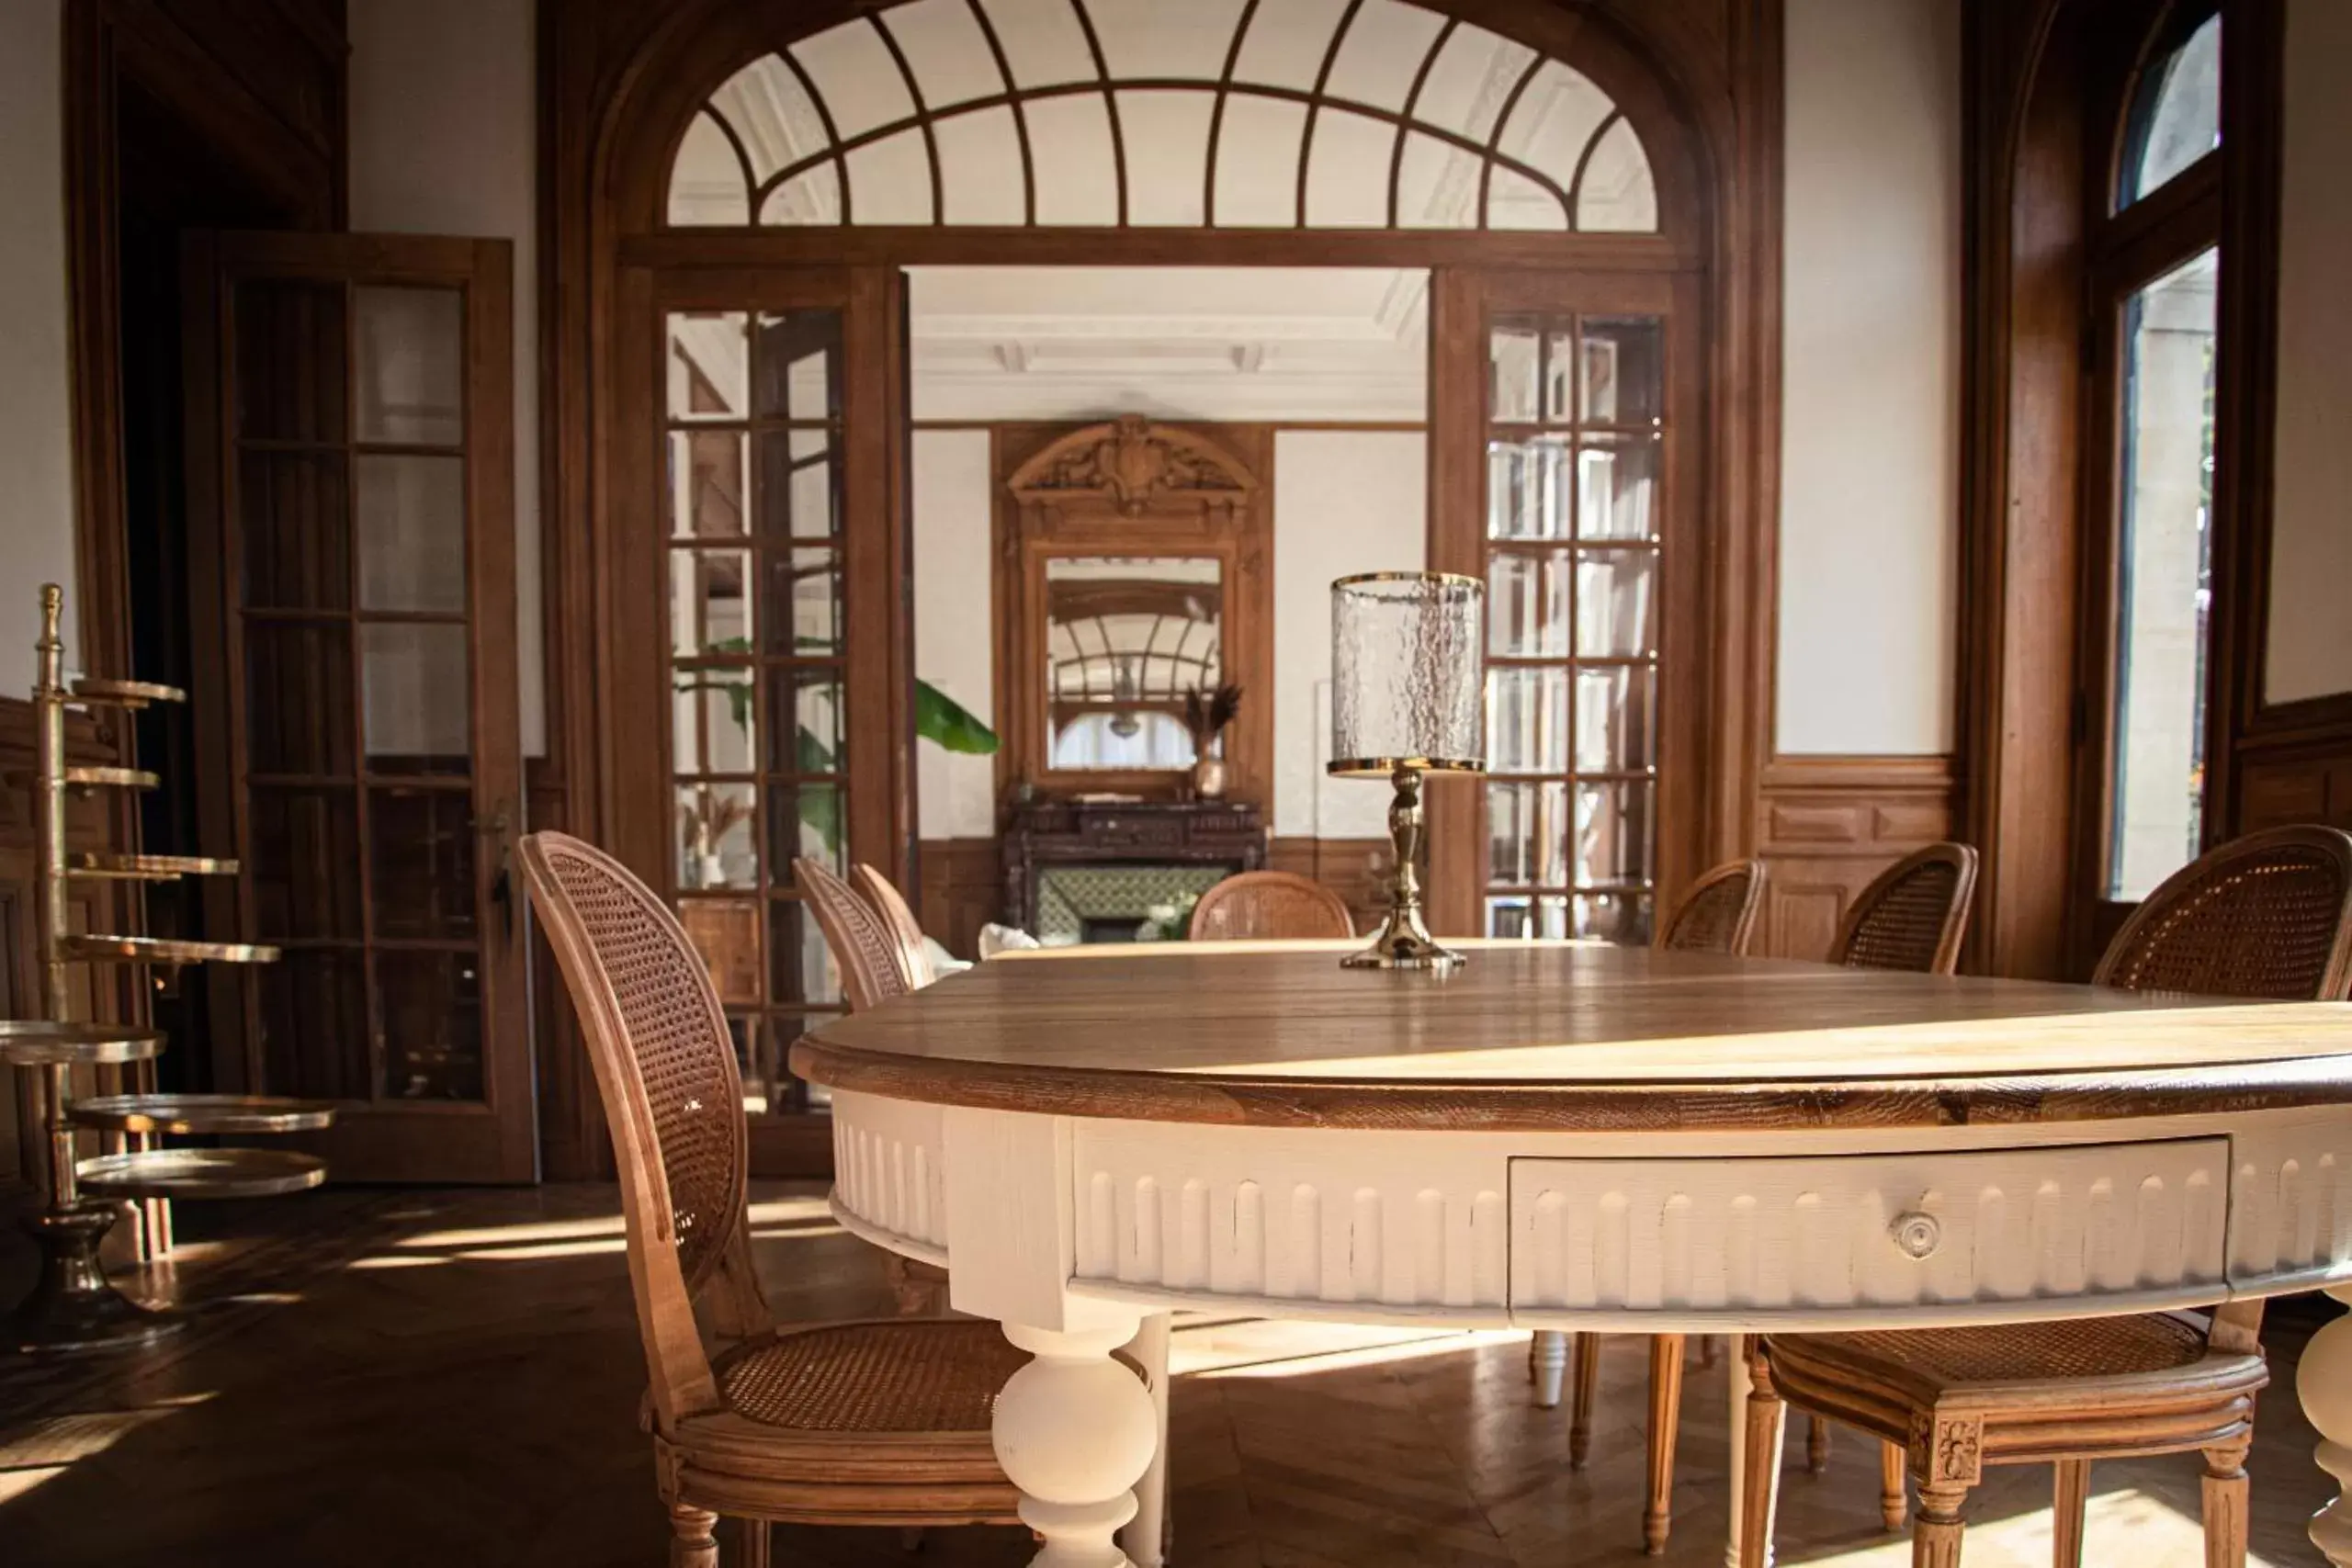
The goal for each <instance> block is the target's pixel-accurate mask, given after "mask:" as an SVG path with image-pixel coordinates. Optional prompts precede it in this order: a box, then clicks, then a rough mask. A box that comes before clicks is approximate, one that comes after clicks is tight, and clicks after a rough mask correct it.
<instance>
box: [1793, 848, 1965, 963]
mask: <svg viewBox="0 0 2352 1568" xmlns="http://www.w3.org/2000/svg"><path fill="white" fill-rule="evenodd" d="M1975 898H1976V852H1975V851H1974V850H1972V849H1970V848H1969V847H1968V846H1967V845H1966V844H1954V843H1941V844H1929V845H1928V847H1927V848H1926V849H1924V850H1920V851H1917V852H1914V853H1912V854H1908V855H1905V856H1904V857H1903V859H1901V860H1899V861H1897V862H1895V863H1894V864H1893V865H1891V866H1889V867H1888V868H1887V869H1886V870H1885V871H1884V872H1883V873H1882V874H1880V876H1879V877H1878V879H1877V880H1876V881H1874V882H1872V883H1871V885H1870V886H1868V887H1865V888H1863V889H1862V891H1861V895H1860V897H1857V898H1856V899H1855V900H1854V907H1853V908H1852V909H1850V910H1849V911H1848V912H1847V915H1846V919H1845V923H1844V924H1843V925H1842V926H1840V927H1839V928H1838V940H1837V941H1836V942H1833V943H1831V944H1830V948H1829V962H1830V963H1832V964H1844V965H1845V966H1846V967H1847V968H1849V969H1900V970H1904V971H1905V972H1907V973H1910V974H1916V975H1949V974H1951V973H1952V972H1953V971H1954V970H1955V969H1957V968H1958V967H1959V966H1960V941H1961V938H1962V937H1964V936H1966V935H1967V934H1968V911H1969V908H1970V906H1971V905H1972V904H1973V903H1974V901H1975Z"/></svg>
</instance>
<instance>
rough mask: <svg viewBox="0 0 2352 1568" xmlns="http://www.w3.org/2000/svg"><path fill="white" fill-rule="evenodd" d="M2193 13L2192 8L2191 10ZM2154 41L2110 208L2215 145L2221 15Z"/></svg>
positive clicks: (2126, 125)
mask: <svg viewBox="0 0 2352 1568" xmlns="http://www.w3.org/2000/svg"><path fill="white" fill-rule="evenodd" d="M2191 16H2192V17H2193V16H2194V13H2193V12H2192V13H2191ZM2183 25H2184V26H2185V27H2186V36H2180V33H2179V31H2178V30H2177V29H2176V31H2175V32H2174V33H2172V34H2168V35H2167V36H2165V37H2163V38H2159V39H2157V42H2156V47H2155V50H2154V52H2153V54H2152V57H2151V58H2150V60H2149V61H2148V63H2147V64H2146V65H2145V66H2143V68H2142V69H2141V72H2140V75H2139V79H2138V80H2137V81H2136V82H2134V83H2133V84H2132V87H2131V107H2130V108H2129V109H2128V110H2126V111H2125V114H2124V118H2123V145H2122V152H2121V156H2120V158H2118V159H2117V162H2116V172H2115V173H2116V180H2115V186H2116V189H2115V205H2116V206H2117V207H2118V208H2125V207H2129V206H2131V204H2132V203H2133V202H2135V201H2138V200H2140V199H2141V198H2142V197H2145V196H2147V195H2148V194H2149V193H2150V192H2152V191H2154V190H2155V189H2157V188H2158V187H2160V186H2164V185H2166V184H2168V183H2170V182H2171V181H2172V180H2173V179H2175V178H2176V177H2177V176H2178V175H2181V174H2182V173H2184V172H2186V171H2187V170H2188V168H2189V167H2190V166H2191V165H2193V164H2196V163H2197V161H2198V160H2199V159H2200V158H2202V157H2204V156H2205V155H2206V154H2207V153H2209V152H2212V151H2213V150H2214V149H2215V148H2217V147H2219V146H2220V145H2221V144H2222V18H2221V16H2220V14H2219V13H2218V12H2217V13H2214V14H2211V15H2208V16H2206V17H2204V18H2203V19H2202V20H2201V21H2196V22H2195V23H2194V25H2188V23H2187V21H2186V19H2185V20H2184V24H2183Z"/></svg>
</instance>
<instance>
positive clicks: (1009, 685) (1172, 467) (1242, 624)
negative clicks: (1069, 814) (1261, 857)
mask: <svg viewBox="0 0 2352 1568" xmlns="http://www.w3.org/2000/svg"><path fill="white" fill-rule="evenodd" d="M1272 466H1273V433H1272V431H1271V430H1270V429H1268V428H1267V427H1266V426H1264V425H1257V424H1213V425H1212V424H1163V423H1158V422H1156V421H1153V420H1150V419H1148V418H1146V417H1144V416H1143V415H1141V414H1127V415H1124V416H1122V417H1121V418H1118V419H1115V420H1111V421H1107V422H1104V423H1097V424H1086V425H1080V426H1077V427H1075V428H1073V427H1072V426H1069V425H1067V424H1000V425H997V426H995V427H993V430H992V432H991V435H990V467H991V472H992V473H993V474H994V476H995V483H994V485H993V487H992V490H993V502H994V504H993V508H992V511H993V519H994V521H993V531H994V539H993V542H994V545H995V581H994V583H993V587H994V591H995V596H994V604H995V607H996V610H995V632H996V636H995V644H996V667H995V680H996V686H995V689H996V691H997V693H998V694H999V695H998V715H997V716H998V720H999V722H1000V725H1001V728H1002V732H1003V733H1002V739H1003V745H1002V746H1001V748H1000V749H999V750H998V751H997V791H998V795H999V797H1000V798H1003V797H1005V796H1007V795H1009V794H1010V793H1011V792H1012V790H1013V789H1014V787H1015V786H1017V785H1019V784H1030V785H1033V786H1034V787H1035V788H1036V789H1037V790H1038V791H1040V792H1041V793H1044V794H1047V795H1080V794H1087V793H1092V792H1097V791H1100V792H1106V793H1109V792H1115V793H1118V794H1125V795H1143V796H1145V797H1146V798H1148V799H1170V798H1174V797H1176V796H1178V795H1181V794H1182V792H1183V791H1184V789H1185V788H1186V787H1187V784H1188V779H1189V775H1188V774H1186V773H1182V772H1176V771H1170V770H1160V769H1088V770H1082V771H1081V770H1076V769H1058V770H1049V769H1048V768H1047V766H1046V761H1047V758H1048V755H1049V752H1050V750H1051V746H1052V739H1053V728H1052V718H1051V716H1050V715H1049V714H1048V713H1047V712H1046V660H1047V658H1048V653H1047V630H1048V628H1047V625H1046V562H1047V561H1048V560H1050V559H1054V558H1068V557H1089V556H1094V557H1101V556H1139V557H1187V558H1209V559H1215V560H1216V562H1217V563H1218V566H1219V572H1220V578H1221V582H1222V590H1223V609H1222V617H1223V625H1222V626H1221V628H1220V640H1221V643H1222V663H1223V671H1222V674H1221V676H1220V679H1222V680H1225V681H1231V682H1236V683H1238V685H1239V686H1240V687H1241V691H1242V701H1241V711H1240V714H1239V716H1238V717H1237V718H1236V719H1235V720H1234V723H1233V725H1232V728H1229V729H1227V731H1226V733H1225V760H1226V768H1227V788H1226V794H1227V797H1228V798H1231V799H1234V800H1240V801H1247V802H1250V803H1251V804H1253V805H1257V806H1261V807H1263V806H1266V805H1267V804H1268V803H1269V798H1270V795H1271V793H1272V775H1273V750H1274V747H1273V737H1274V727H1273V574H1272V570H1271V564H1270V563H1271V561H1272V522H1273V519H1272V494H1273V491H1272Z"/></svg>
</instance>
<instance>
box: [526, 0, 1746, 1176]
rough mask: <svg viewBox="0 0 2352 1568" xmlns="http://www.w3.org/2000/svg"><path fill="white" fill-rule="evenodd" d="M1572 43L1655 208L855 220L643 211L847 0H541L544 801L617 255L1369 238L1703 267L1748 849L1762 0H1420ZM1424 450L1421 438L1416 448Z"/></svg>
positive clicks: (1453, 257)
mask: <svg viewBox="0 0 2352 1568" xmlns="http://www.w3.org/2000/svg"><path fill="white" fill-rule="evenodd" d="M1430 3H1431V4H1432V8H1434V9H1437V10H1440V11H1442V12H1444V13H1446V14H1449V15H1453V16H1456V17H1462V18H1464V19H1465V20H1469V21H1474V22H1476V23H1477V24H1479V25H1481V26H1485V27H1487V28H1492V29H1493V30H1495V31H1498V32H1499V33H1501V34H1503V35H1504V36H1507V37H1510V38H1512V39H1517V40H1518V41H1520V42H1522V43H1526V44H1528V45H1530V46H1532V47H1535V48H1539V49H1542V50H1544V51H1545V52H1547V53H1550V54H1553V55H1555V56H1556V57H1559V58H1563V59H1566V60H1569V61H1571V62H1574V63H1575V64H1576V65H1577V68H1578V69H1580V70H1586V71H1588V72H1589V73H1590V74H1591V75H1592V76H1593V77H1594V79H1595V80H1596V81H1597V82H1599V83H1600V85H1601V86H1602V88H1603V90H1604V91H1606V92H1608V93H1609V94H1610V95H1611V97H1612V98H1614V99H1615V100H1616V101H1617V102H1618V103H1619V104H1620V106H1621V107H1623V108H1624V109H1625V110H1626V112H1627V113H1628V115H1629V116H1632V117H1633V118H1634V119H1635V123H1636V125H1637V127H1638V129H1639V130H1641V132H1642V135H1643V138H1644V141H1645V144H1647V146H1648V147H1649V151H1650V154H1651V157H1652V160H1653V164H1654V165H1655V166H1656V167H1657V172H1658V179H1659V188H1660V194H1661V217H1662V221H1663V225H1664V229H1665V234H1664V235H1663V236H1657V237H1649V236H1626V235H1620V236H1591V235H1576V234H1563V235H1535V234H1512V233H1456V232H1441V231H1362V232H1343V231H1329V230H1319V231H1318V230H1298V231H1248V230H1206V231H1204V230H1181V231H1169V230H1152V229H1141V228H1137V229H1117V230H1111V229H1106V230H1072V229H1039V230H1019V229H1013V230H1008V229H993V230H991V229H874V228H854V229H838V230H826V231H789V230H767V231H727V230H696V231H675V232H671V231H664V228H663V224H662V194H663V192H664V191H665V189H666V180H667V174H668V168H669V163H670V157H671V153H672V152H673V149H674V147H675V146H676V143H677V140H678V137H679V136H680V135H681V134H682V133H683V130H684V125H685V121H686V118H687V117H688V116H689V115H691V114H692V112H693V111H694V109H695V107H697V106H698V105H699V104H700V103H701V101H702V100H703V98H704V97H705V96H707V93H708V91H709V90H710V88H711V87H713V86H715V85H717V84H718V82H720V81H723V80H724V79H725V78H726V77H727V76H728V75H729V74H730V73H732V72H733V71H734V70H735V69H737V68H738V67H740V66H741V63H742V62H744V61H745V60H747V59H750V58H752V57H754V56H756V55H757V54H759V53H761V52H763V51H764V50H766V49H769V48H773V47H775V45H776V44H777V43H778V42H780V41H781V40H784V39H791V38H794V37H797V36H801V35H805V34H808V33H812V32H815V31H818V30H820V29H821V28H825V27H828V26H831V25H832V24H833V23H835V22H837V21H840V20H842V19H843V18H845V17H849V16H852V15H854V14H856V13H857V11H858V9H859V7H857V6H854V5H852V4H851V3H850V0H815V3H809V0H658V3H657V0H561V3H548V0H543V3H542V6H541V10H540V28H539V34H538V36H539V39H540V62H541V85H542V107H543V116H542V130H543V134H542V138H541V144H542V146H543V148H544V149H545V150H546V151H545V152H544V154H543V156H544V157H545V158H546V160H547V163H546V169H547V181H546V184H545V186H544V187H543V189H544V191H545V198H544V200H543V201H542V204H541V223H542V235H543V243H542V245H541V251H540V254H541V256H542V258H543V265H544V266H545V268H546V269H547V274H548V287H546V288H543V289H542V290H541V296H540V297H541V301H542V309H543V311H544V320H543V332H542V338H541V341H542V343H543V344H545V348H544V351H543V352H544V353H545V355H546V356H547V363H546V370H545V378H546V395H545V397H543V399H542V400H541V410H542V419H543V422H544V429H545V435H546V438H545V441H544V443H543V449H544V451H545V453H546V454H547V456H546V459H545V461H546V464H547V471H548V485H549V487H550V488H549V493H548V504H547V506H546V509H545V515H546V517H547V519H548V527H547V538H546V542H545V556H544V559H545V570H546V593H547V609H546V615H545V625H546V637H547V650H548V659H547V668H548V685H549V690H548V715H549V761H550V767H549V769H548V781H547V782H548V793H547V795H546V796H545V797H544V798H545V801H546V804H547V807H548V811H549V813H550V814H551V815H553V816H555V817H556V818H558V819H560V821H561V823H562V824H563V825H564V826H565V827H567V828H568V829H570V830H571V831H574V832H578V833H581V834H582V835H583V836H586V837H589V838H591V839H597V838H600V837H604V836H605V835H607V834H608V833H609V830H610V827H611V814H612V804H611V796H612V792H613V791H614V790H615V789H616V787H623V786H621V785H620V784H619V781H618V780H617V778H616V746H615V744H614V741H613V738H612V736H611V733H610V730H611V726H612V722H613V720H612V717H611V716H608V715H605V714H603V713H600V712H599V702H600V697H599V694H600V692H601V691H603V690H605V688H604V686H603V685H602V683H601V682H602V681H603V678H604V672H605V671H607V670H609V668H610V660H611V658H612V656H613V649H612V643H611V637H610V627H609V626H608V625H607V624H606V623H605V621H604V620H603V619H602V618H601V611H602V609H603V607H604V606H605V605H606V604H609V603H610V601H611V598H612V595H613V592H614V587H613V583H612V581H611V579H610V575H609V571H610V565H609V563H610V559H611V549H610V544H609V539H610V536H611V534H612V532H613V530H614V529H615V528H616V526H617V525H618V516H617V513H616V492H615V482H616V473H615V469H614V466H613V463H612V461H611V454H612V451H613V443H614V441H615V439H616V429H615V426H614V423H613V389H614V388H615V386H616V355H617V354H618V353H619V352H620V347H621V345H620V344H618V343H617V342H616V330H615V321H616V312H617V311H618V310H619V308H620V306H621V303H622V300H621V290H622V286H623V276H624V273H625V272H626V271H627V270H628V269H631V268H639V267H645V268H653V269H657V270H659V269H666V268H668V267H671V266H694V265H726V266H742V267H753V268H761V267H786V266H800V265H845V266H854V265H877V266H888V267H898V266H901V265H921V264H937V265H956V264H1000V265H1002V264H1013V263H1030V264H1037V265H1170V264H1182V263H1191V264H1193V265H1369V266H1382V265H1385V266H1408V267H1437V266H1456V265H1458V266H1475V267H1479V268H1505V269H1508V268H1512V267H1526V268H1534V269H1540V270H1552V269H1557V268H1563V267H1568V268H1577V269H1591V270H1600V271H1608V270H1620V269H1631V270H1635V271H1657V270H1661V269H1664V270H1669V271H1672V270H1690V271H1694V272H1695V273H1696V274H1697V276H1699V277H1700V278H1701V279H1702V282H1701V283H1700V284H1699V286H1698V287H1699V288H1700V291H1701V295H1702V309H1703V311H1704V318H1703V327H1702V333H1703V337H1704V341H1705V344H1706V349H1707V354H1708V361H1707V366H1706V375H1707V380H1708V386H1709V391H1710V396H1709V400H1708V404H1707V408H1706V412H1705V415H1704V418H1705V426H1704V429H1703V431H1702V433H1701V439H1702V443H1703V446H1704V451H1705V476H1704V481H1703V482H1704V485H1705V493H1706V501H1705V507H1706V511H1707V513H1708V514H1709V515H1710V516H1714V517H1719V518H1721V519H1722V520H1723V524H1724V533H1723V536H1722V537H1721V539H1720V540H1719V544H1720V551H1721V553H1720V556H1719V558H1718V559H1717V561H1716V562H1715V563H1714V564H1715V566H1716V568H1717V569H1718V571H1719V574H1720V576H1719V581H1720V582H1721V584H1722V595H1721V603H1722V604H1723V606H1724V609H1723V614H1724V616H1725V620H1724V624H1723V625H1722V626H1719V627H1717V628H1716V636H1717V638H1718V642H1717V647H1718V648H1719V649H1720V653H1719V659H1720V661H1721V662H1722V663H1723V665H1724V667H1725V668H1727V669H1733V670H1736V671H1738V678H1737V680H1736V682H1734V683H1732V684H1730V685H1728V686H1726V687H1725V688H1724V690H1723V691H1722V692H1721V693H1720V694H1718V695H1719V699H1720V700H1719V705H1718V711H1717V712H1716V714H1715V715H1714V718H1713V732H1714V733H1715V735H1716V736H1717V737H1718V738H1719V739H1718V742H1717V744H1716V746H1715V748H1714V754H1713V756H1711V758H1710V761H1709V770H1708V774H1707V777H1706V778H1705V780H1704V781H1703V784H1702V787H1703V790H1704V799H1703V803H1702V812H1703V824H1702V828H1701V829H1700V834H1701V837H1702V839H1703V841H1704V843H1705V845H1706V852H1707V854H1708V855H1709V856H1711V857H1713V856H1727V855H1729V854H1733V853H1743V852H1747V850H1748V849H1750V848H1751V847H1752V845H1753V842H1754V840H1755V835H1756V832H1757V819H1758V781H1759V779H1760V775H1761V771H1762V767H1763V763H1764V761H1765V759H1766V757H1767V755H1768V753H1769V746H1770V740H1769V738H1770V734H1771V728H1772V681H1771V670H1772V662H1773V660H1772V648H1773V636H1774V627H1773V608H1772V606H1773V600H1774V590H1773V576H1774V562H1775V560H1776V558H1777V542H1776V541H1777V521H1778V512H1779V491H1780V485H1779V463H1780V390H1779V389H1780V377H1779V363H1780V346H1779V345H1780V315H1781V290H1780V265H1781V260H1780V230H1781V163H1782V159H1783V157H1784V152H1785V146H1784V141H1783V139H1782V136H1781V100H1782V96H1783V93H1784V91H1785V78H1784V73H1783V71H1782V66H1781V60H1782V47H1783V34H1784V29H1783V25H1782V16H1781V0H1731V3H1730V4H1728V5H1701V4H1680V3H1675V4H1668V3H1666V0H1568V3H1566V4H1555V3H1553V0H1430ZM1432 455H1433V457H1434V456H1435V448H1434V447H1433V448H1432ZM543 1016H545V1017H547V1018H548V1019H549V1020H550V1021H551V1022H550V1024H549V1028H550V1029H551V1030H553V1031H557V1032H560V1034H559V1035H558V1036H557V1037H555V1038H553V1039H552V1040H551V1041H550V1043H548V1046H547V1055H548V1069H547V1070H548V1087H549V1090H550V1093H551V1094H553V1095H554V1096H555V1097H556V1098H558V1099H559V1100H563V1101H565V1102H566V1103H564V1104H563V1105H561V1106H560V1107H559V1108H557V1109H556V1110H555V1111H554V1112H553V1115H554V1117H555V1119H556V1120H558V1121H559V1122H560V1123H561V1128H562V1130H561V1131H560V1132H557V1133H554V1134H551V1138H550V1142H551V1145H554V1144H556V1143H559V1142H561V1143H567V1144H569V1145H571V1147H572V1148H574V1149H575V1150H578V1151H582V1154H583V1156H584V1154H585V1152H586V1151H594V1152H595V1153H596V1155H597V1156H598V1157H599V1158H601V1151H602V1145H603V1142H604V1133H603V1128H602V1126H601V1116H600V1114H599V1112H598V1111H597V1108H596V1104H595V1100H594V1094H593V1092H592V1091H591V1090H590V1089H589V1087H588V1085H587V1081H586V1075H585V1074H584V1073H583V1072H582V1071H580V1069H579V1052H578V1048H577V1047H576V1045H573V1044H571V1043H570V1042H569V1039H568V1038H566V1037H567V1036H568V1034H569V1032H570V1030H571V1024H570V1021H569V1019H568V1016H567V1015H566V1014H565V1010H563V1009H561V1008H560V1007H550V1008H548V1009H546V1010H544V1013H543Z"/></svg>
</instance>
